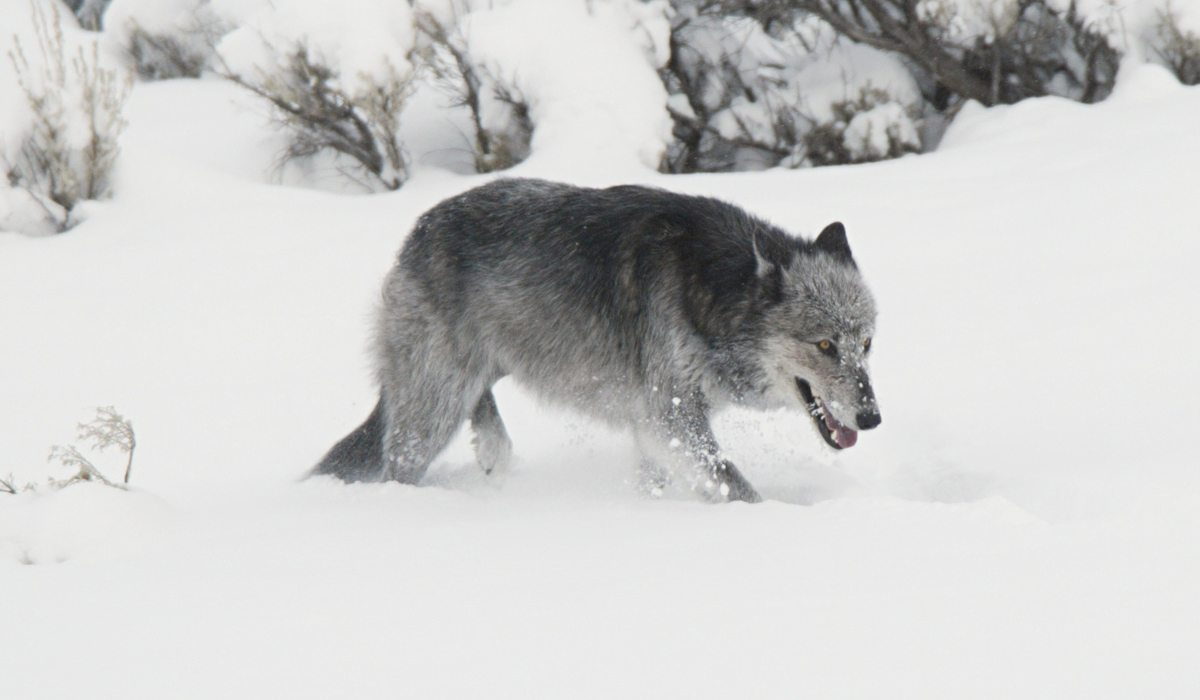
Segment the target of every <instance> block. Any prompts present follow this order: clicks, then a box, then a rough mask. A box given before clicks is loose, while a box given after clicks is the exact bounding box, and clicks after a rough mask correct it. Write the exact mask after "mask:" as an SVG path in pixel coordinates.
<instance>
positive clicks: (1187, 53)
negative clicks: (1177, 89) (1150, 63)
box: [1150, 2, 1200, 85]
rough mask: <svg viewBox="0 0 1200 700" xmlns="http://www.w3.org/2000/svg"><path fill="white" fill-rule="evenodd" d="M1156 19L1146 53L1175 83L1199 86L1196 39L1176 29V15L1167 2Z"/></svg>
mask: <svg viewBox="0 0 1200 700" xmlns="http://www.w3.org/2000/svg"><path fill="white" fill-rule="evenodd" d="M1156 15H1157V16H1156V21H1155V23H1154V30H1153V35H1152V36H1151V38H1150V50H1151V51H1153V52H1154V53H1155V55H1157V56H1158V58H1159V60H1161V61H1162V62H1163V64H1164V65H1166V67H1167V68H1169V69H1171V72H1172V73H1174V74H1175V77H1176V78H1178V79H1179V82H1181V83H1183V84H1184V85H1197V84H1200V36H1198V35H1197V34H1196V33H1195V32H1193V31H1191V30H1186V29H1183V28H1182V27H1180V24H1179V22H1180V20H1179V15H1178V13H1177V12H1176V11H1175V9H1174V8H1173V7H1172V6H1171V4H1170V3H1169V2H1168V3H1167V4H1166V6H1164V7H1162V8H1160V9H1159V10H1157V13H1156Z"/></svg>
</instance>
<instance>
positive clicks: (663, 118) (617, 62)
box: [462, 0, 671, 175]
mask: <svg viewBox="0 0 1200 700" xmlns="http://www.w3.org/2000/svg"><path fill="white" fill-rule="evenodd" d="M621 4H622V5H628V6H630V7H634V6H635V5H634V4H633V3H628V2H626V3H621ZM589 5H591V6H593V7H594V11H589ZM665 7H666V6H665V4H664V3H654V4H653V5H652V6H648V7H646V8H642V11H641V13H640V16H638V15H635V14H633V13H632V12H623V11H622V10H623V9H624V8H622V7H620V6H616V4H615V3H608V2H596V3H585V2H583V1H582V0H524V1H523V2H514V3H510V4H507V5H502V6H499V7H496V8H493V9H489V10H483V11H477V12H474V13H472V14H470V15H468V16H467V17H466V19H465V20H464V24H465V27H464V28H463V30H462V31H463V34H464V36H465V37H466V41H467V44H468V47H469V51H470V54H471V56H472V58H473V59H474V60H476V61H478V62H479V63H481V64H482V65H483V66H485V67H486V68H487V69H488V71H489V73H490V74H491V75H493V76H494V77H496V78H497V79H499V80H500V81H501V82H502V83H503V84H505V85H509V86H514V87H516V89H517V93H518V95H519V96H522V97H524V99H525V101H526V103H527V104H528V105H529V112H530V117H531V118H532V120H533V123H534V124H535V125H536V129H535V130H534V133H533V139H532V142H531V145H532V147H533V154H532V156H531V158H532V159H534V160H535V161H547V164H546V167H549V168H552V169H553V170H555V171H556V172H563V173H572V174H578V175H584V174H585V173H586V172H587V171H590V170H593V169H594V168H595V167H596V166H597V164H603V165H604V167H605V169H606V170H610V171H611V170H613V169H621V170H626V171H630V172H636V171H639V170H643V169H645V168H647V167H649V168H655V167H657V166H658V162H659V160H660V159H661V158H662V154H663V152H664V150H665V149H666V145H667V141H668V140H669V139H670V137H671V120H670V117H669V116H668V115H667V111H666V103H667V92H666V89H665V88H663V84H662V81H661V80H659V78H658V74H657V73H656V69H657V68H658V67H659V66H660V65H661V63H662V62H665V57H666V56H667V53H666V52H667V51H668V49H667V48H666V47H665V45H664V42H665V41H666V39H667V36H666V35H667V33H668V29H669V26H668V25H667V20H666V18H665V16H664V14H663V13H664V12H665ZM601 9H603V10H604V11H600V10H601ZM655 9H657V12H658V16H657V17H655V16H654V15H653V11H654V10H655ZM514 27H520V28H521V29H522V31H514V30H513V28H514ZM631 28H638V31H631ZM546 56H554V57H555V58H554V60H553V61H548V60H545V57H546ZM484 97H485V99H486V98H488V97H490V95H485V96H484ZM486 118H487V112H485V119H486ZM488 126H491V127H492V128H495V126H494V125H490V124H489V125H488Z"/></svg>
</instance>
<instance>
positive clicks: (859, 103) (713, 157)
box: [660, 0, 920, 173]
mask: <svg viewBox="0 0 1200 700" xmlns="http://www.w3.org/2000/svg"><path fill="white" fill-rule="evenodd" d="M675 9H676V12H675V15H674V17H673V18H672V25H671V56H670V59H669V61H668V62H667V64H666V66H665V67H664V68H663V69H662V70H661V71H660V73H661V77H662V80H663V83H664V84H665V86H666V87H667V91H668V94H669V95H670V97H669V100H668V111H669V112H670V114H671V117H672V119H673V121H674V129H673V135H674V137H675V138H674V140H673V142H672V143H671V144H670V145H669V147H668V150H667V154H666V157H665V158H664V160H663V163H662V170H664V171H666V172H673V173H681V172H710V171H723V170H744V169H754V168H763V167H771V166H776V165H783V166H788V167H800V166H812V165H834V164H842V163H858V162H867V161H871V160H881V159H883V158H893V157H897V156H899V155H903V154H904V153H909V152H913V151H918V150H920V140H919V138H918V137H917V127H916V125H915V116H916V115H915V110H914V108H913V106H912V105H904V104H901V102H900V99H899V98H898V97H896V96H895V95H892V94H890V93H889V92H887V91H885V90H881V89H876V88H872V87H870V84H869V83H868V84H867V85H866V86H862V85H861V83H859V84H857V85H854V84H852V83H851V82H850V80H849V79H848V78H846V77H845V76H843V82H842V89H843V94H844V95H845V97H843V98H842V100H840V101H832V102H830V100H831V99H836V98H833V97H832V95H831V94H830V93H829V90H828V88H827V87H826V88H825V89H824V90H823V91H822V93H821V95H819V96H817V98H816V99H815V100H814V99H812V96H810V95H808V94H806V88H805V87H804V84H803V82H802V78H801V73H802V69H803V67H805V66H811V65H814V64H815V63H817V62H819V61H822V60H826V59H827V54H828V52H829V51H830V50H831V49H832V48H833V47H834V44H835V43H836V36H835V35H834V34H833V32H832V31H831V30H829V29H828V28H827V27H825V26H823V25H820V23H819V22H815V23H814V22H805V23H797V22H795V21H793V20H794V19H795V18H794V17H793V16H790V15H777V16H766V15H763V14H761V13H760V14H755V13H752V12H750V11H749V8H747V7H745V6H738V5H735V4H731V3H730V2H726V1H722V0H676V3H675ZM899 70H902V69H899ZM914 97H915V89H914Z"/></svg>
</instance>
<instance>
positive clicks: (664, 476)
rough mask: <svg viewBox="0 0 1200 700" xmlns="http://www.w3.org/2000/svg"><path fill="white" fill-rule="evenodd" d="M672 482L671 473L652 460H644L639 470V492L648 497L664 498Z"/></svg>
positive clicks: (637, 486)
mask: <svg viewBox="0 0 1200 700" xmlns="http://www.w3.org/2000/svg"><path fill="white" fill-rule="evenodd" d="M670 484H671V473H670V472H669V471H667V470H666V469H664V468H663V467H662V465H660V464H658V463H656V462H653V461H651V460H648V459H647V460H642V462H641V464H639V465H638V470H637V485H636V487H635V488H636V490H637V492H638V493H639V494H640V495H642V496H644V497H646V498H662V497H663V493H664V492H665V491H666V489H667V486H669V485H670Z"/></svg>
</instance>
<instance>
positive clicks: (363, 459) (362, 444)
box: [308, 399, 384, 482]
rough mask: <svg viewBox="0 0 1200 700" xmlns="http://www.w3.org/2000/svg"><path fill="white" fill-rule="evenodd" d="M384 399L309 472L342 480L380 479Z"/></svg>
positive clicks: (311, 474) (313, 474) (381, 474)
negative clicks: (364, 420)
mask: <svg viewBox="0 0 1200 700" xmlns="http://www.w3.org/2000/svg"><path fill="white" fill-rule="evenodd" d="M383 466H384V464H383V399H380V400H379V403H377V404H375V410H374V411H371V415H370V416H369V417H368V418H367V420H366V422H364V423H363V424H362V425H360V426H358V427H357V428H355V429H354V431H353V432H351V433H350V434H349V435H347V436H346V437H344V438H342V439H341V440H340V441H339V442H338V444H336V445H334V446H333V448H332V449H330V450H329V452H327V453H326V454H325V456H324V457H322V458H321V462H320V463H319V464H317V466H315V467H313V470H312V471H311V472H309V474H308V475H309V476H316V475H318V474H330V475H332V476H336V477H337V478H339V479H341V480H342V481H346V482H354V481H379V479H380V477H382V476H383Z"/></svg>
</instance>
